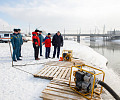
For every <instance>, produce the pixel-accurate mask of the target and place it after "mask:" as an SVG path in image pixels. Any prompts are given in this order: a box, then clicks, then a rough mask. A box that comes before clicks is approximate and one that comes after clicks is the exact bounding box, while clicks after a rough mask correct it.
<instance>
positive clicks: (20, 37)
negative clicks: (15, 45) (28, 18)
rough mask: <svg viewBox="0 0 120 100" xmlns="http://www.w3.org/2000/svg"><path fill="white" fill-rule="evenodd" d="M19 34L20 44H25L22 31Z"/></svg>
mask: <svg viewBox="0 0 120 100" xmlns="http://www.w3.org/2000/svg"><path fill="white" fill-rule="evenodd" d="M18 36H19V41H20V45H22V44H23V40H22V35H21V33H18Z"/></svg>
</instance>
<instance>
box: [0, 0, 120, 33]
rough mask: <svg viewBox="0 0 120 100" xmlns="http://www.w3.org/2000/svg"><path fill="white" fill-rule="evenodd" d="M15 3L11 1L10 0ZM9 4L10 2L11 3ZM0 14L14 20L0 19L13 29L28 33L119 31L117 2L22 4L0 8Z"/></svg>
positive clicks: (42, 0)
mask: <svg viewBox="0 0 120 100" xmlns="http://www.w3.org/2000/svg"><path fill="white" fill-rule="evenodd" d="M13 1H14V0H13ZM11 2H12V0H11ZM0 13H2V14H7V15H8V17H9V16H10V17H11V18H12V20H13V22H14V23H12V21H10V22H9V20H7V18H6V19H2V18H1V17H0V18H1V20H3V21H6V20H7V21H6V22H7V23H8V24H9V25H12V27H21V28H23V30H26V29H28V24H29V23H30V24H31V30H34V29H35V28H37V27H40V26H41V27H40V28H42V29H44V30H46V31H47V32H56V31H57V30H60V31H62V32H63V30H64V28H65V29H66V32H68V33H73V32H77V30H80V28H81V30H82V32H83V33H88V32H90V30H91V32H92V33H94V30H95V27H96V30H97V32H98V31H100V32H102V30H103V26H104V24H105V26H106V30H113V29H114V28H116V29H120V20H119V19H120V0H22V1H21V2H15V1H14V2H12V3H7V2H6V3H4V4H2V5H0Z"/></svg>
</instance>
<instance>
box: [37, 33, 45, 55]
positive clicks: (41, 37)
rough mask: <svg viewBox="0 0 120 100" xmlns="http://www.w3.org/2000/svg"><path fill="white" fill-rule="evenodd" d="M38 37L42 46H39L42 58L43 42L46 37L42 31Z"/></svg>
mask: <svg viewBox="0 0 120 100" xmlns="http://www.w3.org/2000/svg"><path fill="white" fill-rule="evenodd" d="M38 37H39V39H40V46H39V48H40V56H42V42H43V39H44V37H43V36H42V31H39V34H38Z"/></svg>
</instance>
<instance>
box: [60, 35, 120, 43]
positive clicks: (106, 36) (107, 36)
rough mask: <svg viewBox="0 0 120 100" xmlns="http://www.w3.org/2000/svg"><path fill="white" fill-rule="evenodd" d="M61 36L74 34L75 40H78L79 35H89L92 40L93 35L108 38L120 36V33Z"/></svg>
mask: <svg viewBox="0 0 120 100" xmlns="http://www.w3.org/2000/svg"><path fill="white" fill-rule="evenodd" d="M62 36H64V38H65V36H76V37H77V41H78V42H80V36H90V40H91V41H92V40H93V37H103V39H106V40H107V38H109V39H111V38H112V37H120V34H62Z"/></svg>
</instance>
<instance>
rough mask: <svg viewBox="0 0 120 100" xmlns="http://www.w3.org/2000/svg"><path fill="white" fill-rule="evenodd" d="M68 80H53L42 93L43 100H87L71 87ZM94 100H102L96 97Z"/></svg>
mask: <svg viewBox="0 0 120 100" xmlns="http://www.w3.org/2000/svg"><path fill="white" fill-rule="evenodd" d="M68 82H69V81H68V80H64V79H63V80H62V79H61V80H58V79H56V80H52V81H51V83H50V84H49V85H48V86H47V87H46V88H45V89H44V90H43V91H42V95H41V96H40V97H41V98H43V100H87V99H86V98H84V97H83V96H81V95H80V94H77V93H76V92H75V91H74V90H72V89H71V88H70V87H69V84H68ZM92 100H101V98H100V96H99V97H98V96H94V99H92Z"/></svg>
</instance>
